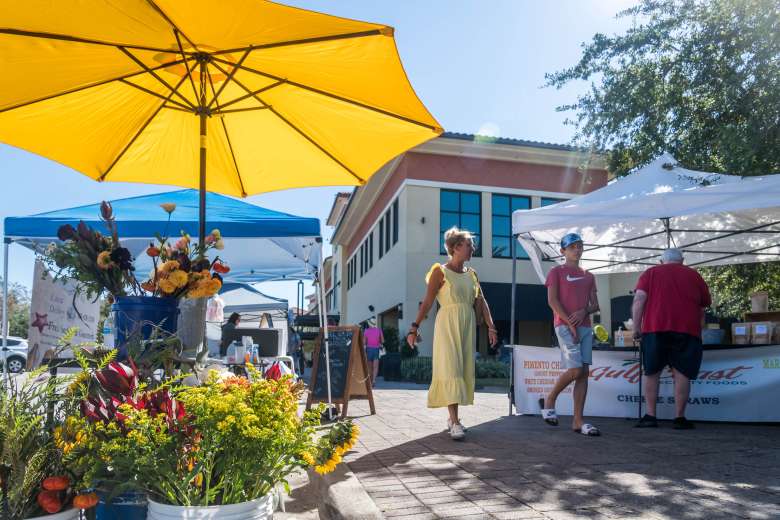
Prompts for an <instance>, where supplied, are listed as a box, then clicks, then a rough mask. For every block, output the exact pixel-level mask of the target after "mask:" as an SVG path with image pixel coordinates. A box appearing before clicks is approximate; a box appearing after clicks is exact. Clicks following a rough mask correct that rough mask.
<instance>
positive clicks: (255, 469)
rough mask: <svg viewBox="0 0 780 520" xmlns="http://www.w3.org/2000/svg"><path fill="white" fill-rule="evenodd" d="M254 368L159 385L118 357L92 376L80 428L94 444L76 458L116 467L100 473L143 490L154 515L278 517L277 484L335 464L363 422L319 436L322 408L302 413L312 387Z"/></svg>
mask: <svg viewBox="0 0 780 520" xmlns="http://www.w3.org/2000/svg"><path fill="white" fill-rule="evenodd" d="M248 370H249V378H240V377H235V376H229V377H220V376H219V375H218V374H217V373H216V372H212V373H211V374H210V375H209V377H208V379H207V381H206V382H205V384H203V385H201V386H195V387H183V386H182V387H179V386H176V385H172V384H171V383H166V384H162V385H160V386H158V387H156V388H151V387H148V386H145V385H143V384H139V383H138V381H137V370H136V369H135V365H134V363H133V362H132V361H129V362H128V363H127V364H125V363H118V362H116V361H111V362H110V363H109V364H108V365H107V366H105V367H104V368H102V369H100V370H97V371H95V372H94V375H93V376H89V377H88V378H86V379H84V380H85V381H86V380H89V381H91V383H90V384H88V385H87V387H88V395H87V396H86V398H85V399H84V400H83V401H82V407H81V411H82V413H81V418H80V428H81V429H83V430H84V431H87V432H88V435H89V438H90V439H93V444H91V445H89V446H83V447H81V448H80V449H82V450H83V451H82V452H81V453H80V454H78V455H76V456H81V455H89V454H91V455H90V456H91V457H92V462H91V464H92V465H93V467H94V468H96V469H95V470H94V471H93V472H92V474H93V475H96V476H97V475H100V473H101V471H102V469H101V468H106V467H110V468H111V473H112V474H111V476H110V478H107V477H106V475H101V478H102V479H103V485H104V486H107V487H111V486H114V488H115V489H114V492H120V491H122V490H124V489H127V488H128V487H134V488H136V489H140V490H142V491H144V492H145V493H146V494H147V496H148V498H149V513H148V518H149V519H162V518H165V519H169V518H195V517H197V518H200V519H207V518H221V517H224V516H225V515H228V514H230V515H233V516H231V518H235V519H236V520H240V519H242V518H246V519H250V518H252V519H259V518H270V516H271V515H272V512H273V493H274V490H275V489H276V486H277V485H278V484H283V483H285V482H286V480H285V479H286V477H287V475H289V474H290V473H291V472H292V471H294V470H295V469H296V468H306V467H315V468H317V470H318V471H320V472H327V471H331V470H332V469H333V468H334V467H335V465H336V464H338V463H339V462H340V460H341V455H342V454H343V453H344V451H346V450H348V449H349V448H350V447H351V446H352V444H353V443H354V438H355V436H356V435H357V430H356V429H354V428H353V427H352V425H351V423H347V424H346V425H340V426H339V427H338V428H336V427H334V428H333V429H331V430H330V431H329V432H328V433H327V434H325V435H323V436H322V437H321V438H320V439H319V440H317V439H316V435H315V433H316V431H315V428H316V426H317V425H318V421H319V415H320V413H321V410H311V411H309V412H306V413H305V414H304V415H303V416H302V417H299V416H298V413H297V410H298V400H299V398H300V395H301V393H302V391H303V385H302V384H301V383H297V384H296V383H293V382H292V380H291V379H289V378H280V379H278V380H273V379H261V378H260V374H259V372H258V371H256V370H255V369H254V368H253V367H252V366H251V365H250V366H249V367H248ZM96 383H97V384H96ZM346 431H349V436H346V435H345V432H346ZM85 473H89V472H85ZM96 485H97V483H96Z"/></svg>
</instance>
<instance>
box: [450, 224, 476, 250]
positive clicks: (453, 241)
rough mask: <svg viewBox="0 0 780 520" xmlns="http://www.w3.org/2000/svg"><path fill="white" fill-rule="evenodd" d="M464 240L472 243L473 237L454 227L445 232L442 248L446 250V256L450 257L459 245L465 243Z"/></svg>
mask: <svg viewBox="0 0 780 520" xmlns="http://www.w3.org/2000/svg"><path fill="white" fill-rule="evenodd" d="M466 240H472V241H473V240H474V235H472V234H471V233H469V232H468V231H466V230H464V229H458V228H457V227H455V226H453V227H451V228H450V229H448V230H447V231H445V232H444V247H445V248H446V249H447V254H448V255H449V256H452V253H453V252H454V251H455V248H456V247H458V245H459V244H461V243H463V242H465V241H466Z"/></svg>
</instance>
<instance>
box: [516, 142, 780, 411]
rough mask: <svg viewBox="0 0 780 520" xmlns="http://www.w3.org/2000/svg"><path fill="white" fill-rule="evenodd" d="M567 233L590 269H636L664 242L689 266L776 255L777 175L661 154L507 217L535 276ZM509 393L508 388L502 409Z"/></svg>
mask: <svg viewBox="0 0 780 520" xmlns="http://www.w3.org/2000/svg"><path fill="white" fill-rule="evenodd" d="M571 232H576V233H579V234H580V235H581V236H582V238H583V244H584V246H585V248H584V253H583V256H582V260H581V263H580V265H581V266H582V267H583V268H584V269H587V270H589V271H591V272H593V273H594V274H602V273H623V272H630V271H641V270H644V269H646V268H648V267H649V266H652V265H656V264H658V260H659V258H660V256H661V254H662V253H663V250H664V249H667V248H668V247H677V248H679V249H681V250H682V251H683V253H684V255H685V263H686V264H687V265H689V266H692V267H700V266H715V265H726V264H737V263H751V262H766V261H778V260H780V175H768V176H761V177H746V178H743V177H739V176H736V175H724V174H718V173H706V172H697V171H693V170H688V169H685V168H683V167H681V166H680V165H679V164H677V161H676V160H675V159H674V157H672V156H671V155H669V154H663V155H661V156H660V157H659V158H657V159H655V160H654V161H652V162H650V163H649V164H647V165H646V166H644V167H642V168H639V169H638V170H636V171H634V172H632V173H630V174H629V175H627V176H625V177H621V178H618V179H615V180H613V181H611V182H610V183H609V184H608V185H607V186H605V187H603V188H601V189H599V190H596V191H593V192H591V193H588V194H586V195H582V196H579V197H575V198H573V199H570V200H567V201H563V202H560V203H558V204H554V205H551V206H546V207H542V208H535V209H531V210H518V211H515V212H514V213H513V215H512V233H513V235H514V236H515V237H516V238H517V240H518V242H519V243H520V244H521V245H522V246H523V248H524V249H525V250H526V252H527V253H528V256H529V259H530V260H531V262H532V263H533V266H534V269H535V271H536V273H537V275H538V276H539V278H540V280H542V281H544V279H545V275H546V272H547V271H549V269H550V268H551V267H552V266H554V265H555V263H556V262H557V263H562V262H563V258H562V256H561V254H560V240H561V238H562V237H563V236H564V235H565V234H567V233H571ZM515 253H516V252H515ZM514 256H515V259H514V260H513V267H512V285H513V289H512V302H511V307H512V310H511V316H512V324H511V333H510V335H511V340H510V341H511V343H512V344H514V328H515V327H514V316H515V311H514V308H515V301H514V299H515V288H514V287H515V284H516V280H515V267H516V266H515V265H514V264H515V263H516V254H515V255H514ZM543 262H547V265H546V266H545V265H543ZM511 398H512V397H511V390H510V414H511V407H512V404H511Z"/></svg>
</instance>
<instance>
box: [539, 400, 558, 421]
mask: <svg viewBox="0 0 780 520" xmlns="http://www.w3.org/2000/svg"><path fill="white" fill-rule="evenodd" d="M539 408H541V409H542V419H544V422H546V423H547V424H549V425H550V426H558V415H557V414H556V413H555V408H545V407H544V399H543V398H541V397H540V398H539Z"/></svg>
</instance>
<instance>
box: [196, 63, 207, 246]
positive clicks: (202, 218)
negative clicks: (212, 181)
mask: <svg viewBox="0 0 780 520" xmlns="http://www.w3.org/2000/svg"><path fill="white" fill-rule="evenodd" d="M206 107H207V103H206V61H205V60H200V106H199V107H198V117H199V119H200V186H199V190H200V193H199V195H200V197H199V201H198V202H199V204H198V247H199V248H200V256H201V258H202V257H203V255H204V251H205V245H206V116H207V114H206V110H207V108H206Z"/></svg>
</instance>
